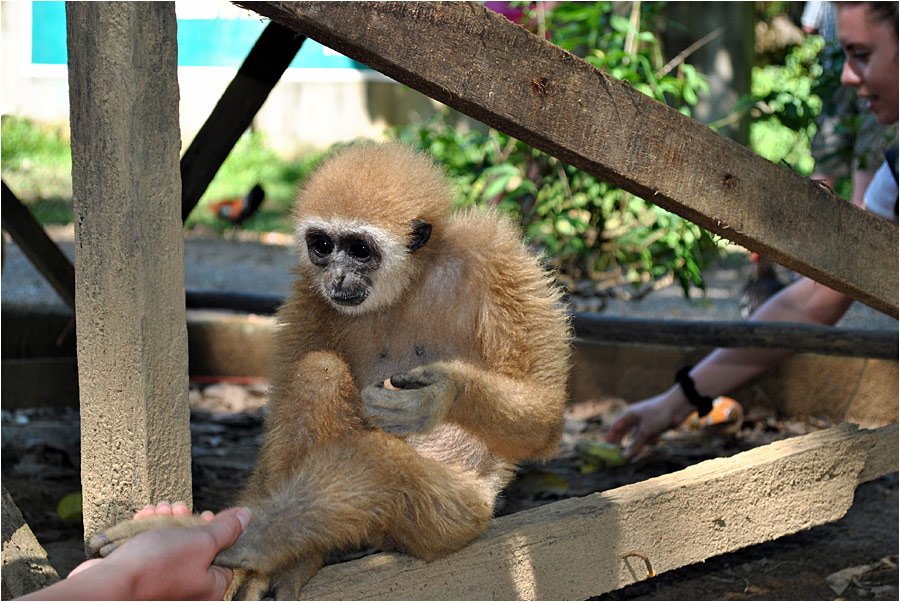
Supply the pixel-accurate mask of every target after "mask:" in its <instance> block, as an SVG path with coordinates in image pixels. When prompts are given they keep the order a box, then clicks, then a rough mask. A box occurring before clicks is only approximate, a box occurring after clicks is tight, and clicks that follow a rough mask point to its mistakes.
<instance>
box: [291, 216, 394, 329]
mask: <svg viewBox="0 0 900 602" xmlns="http://www.w3.org/2000/svg"><path fill="white" fill-rule="evenodd" d="M310 231H317V232H323V233H325V234H327V235H328V236H330V237H331V238H332V239H335V240H336V239H338V238H340V237H342V236H348V235H358V236H359V235H361V236H364V237H365V238H367V239H369V240H371V241H372V242H373V243H374V244H375V245H376V246H377V247H378V251H379V254H380V255H381V265H380V266H379V267H378V268H377V270H375V271H374V272H372V273H371V274H370V276H371V279H372V287H371V291H370V293H369V295H368V296H367V297H366V299H365V300H364V301H363V302H362V303H360V304H359V305H343V304H339V303H336V302H335V301H334V300H332V299H331V296H330V294H329V292H328V290H327V288H326V286H325V279H324V278H322V277H316V278H315V279H314V280H315V281H314V282H312V283H311V284H313V285H314V287H315V288H316V290H317V291H318V292H319V294H320V295H322V297H323V298H324V299H326V300H327V301H328V302H329V304H330V305H331V306H332V307H334V308H335V309H337V310H338V311H340V312H341V313H344V314H347V315H360V314H364V313H368V312H370V311H376V310H378V309H380V308H382V307H385V306H388V305H390V304H391V303H393V302H394V301H395V300H396V298H397V297H398V296H399V295H400V293H401V292H402V291H403V289H405V288H406V286H407V284H408V281H409V277H408V276H407V275H406V271H407V270H406V269H405V267H406V266H407V265H408V255H409V252H408V250H407V247H406V245H407V244H408V241H406V240H398V239H397V238H396V237H394V236H391V234H390V233H388V232H387V231H386V230H384V229H383V228H379V227H378V226H374V225H372V224H371V223H369V222H366V221H364V220H348V219H341V218H337V219H325V218H321V217H310V218H306V219H301V220H300V221H299V222H298V223H297V226H296V228H295V231H294V232H295V236H296V240H297V248H298V251H299V255H300V263H301V265H302V266H304V268H305V269H304V272H305V273H307V274H320V273H321V268H319V267H318V266H316V265H314V264H313V263H312V261H311V260H310V257H309V253H308V252H307V243H306V237H307V234H308V233H309V232H310Z"/></svg>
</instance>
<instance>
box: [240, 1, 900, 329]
mask: <svg viewBox="0 0 900 602" xmlns="http://www.w3.org/2000/svg"><path fill="white" fill-rule="evenodd" d="M237 4H239V5H240V6H243V7H246V8H249V9H251V10H253V11H255V12H257V13H259V14H261V15H263V16H266V17H269V18H270V19H272V20H273V21H275V22H277V23H280V24H281V25H283V26H285V27H287V28H290V29H293V30H294V31H297V32H299V33H302V34H304V35H308V36H309V37H311V38H313V39H315V40H317V41H318V42H321V43H322V44H325V45H326V46H329V47H330V48H333V49H335V50H337V51H339V52H341V53H343V54H345V55H347V56H349V57H351V58H353V59H354V60H357V61H359V62H361V63H364V64H366V65H368V66H370V67H372V68H373V69H377V70H378V71H380V72H382V73H384V74H385V75H387V76H389V77H391V78H393V79H395V80H397V81H399V82H402V83H404V84H406V85H408V86H410V87H412V88H414V89H416V90H418V91H420V92H422V93H424V94H426V95H428V96H430V97H432V98H434V99H435V100H438V101H440V102H443V103H445V104H447V105H449V106H451V107H453V108H455V109H458V110H460V111H462V112H463V113H466V114H468V115H470V116H472V117H474V118H475V119H478V120H480V121H482V122H484V123H486V124H488V125H490V126H493V127H495V128H497V129H499V130H502V131H504V132H506V133H507V134H509V135H511V136H514V137H516V138H519V139H521V140H523V141H525V142H527V143H528V144H531V145H533V146H535V147H537V148H539V149H541V150H543V151H545V152H547V153H550V154H551V155H553V156H555V157H558V158H559V159H561V160H562V161H565V162H567V163H570V164H572V165H574V166H576V167H578V168H580V169H582V170H584V171H586V172H588V173H591V174H593V175H595V176H598V177H601V178H603V179H605V180H607V181H608V182H610V183H612V184H614V185H616V186H619V187H621V188H623V189H625V190H627V191H629V192H631V193H633V194H635V195H637V196H639V197H641V198H644V199H646V200H647V201H650V202H652V203H655V204H657V205H659V206H661V207H663V208H665V209H667V210H670V211H672V212H674V213H677V214H678V215H681V216H682V217H685V218H686V219H689V220H691V221H693V222H695V223H697V224H699V225H700V226H702V227H704V228H707V229H708V230H710V231H712V232H715V233H716V234H719V235H721V236H723V237H725V238H728V239H729V240H733V241H735V242H737V243H739V244H741V245H744V246H745V247H747V248H749V249H752V250H755V251H759V252H761V253H764V254H766V255H768V256H769V257H771V258H772V259H773V260H775V261H777V262H779V263H781V264H783V265H786V266H788V267H790V268H792V269H794V270H797V271H798V272H800V273H802V274H805V275H807V276H810V277H811V278H814V279H815V280H817V281H819V282H822V283H824V284H826V285H827V286H830V287H832V288H834V289H837V290H839V291H842V292H844V293H846V294H848V295H850V296H852V297H854V298H856V299H859V300H860V301H862V302H864V303H866V304H868V305H871V306H872V307H875V308H876V309H878V310H880V311H883V312H885V313H887V314H890V315H892V316H895V317H896V316H897V309H898V302H897V301H898V299H897V297H898V243H897V232H898V231H897V227H896V226H894V225H892V224H890V223H888V222H886V221H884V220H881V219H879V218H877V217H875V216H873V215H871V214H869V213H867V212H865V211H863V210H861V209H859V208H857V207H854V206H852V205H851V204H849V203H846V202H844V201H842V200H841V199H840V198H838V197H837V196H835V195H834V194H832V193H831V192H829V191H828V190H825V189H823V188H821V187H820V186H818V185H817V184H815V183H813V182H810V181H809V180H807V179H806V178H803V177H801V176H800V175H798V174H796V173H794V172H792V171H790V170H789V169H787V168H785V167H782V166H780V165H776V164H774V163H772V162H770V161H767V160H766V159H763V158H762V157H760V156H758V155H756V154H755V153H753V152H752V151H750V150H749V149H747V148H744V147H743V146H740V145H739V144H737V143H735V142H733V141H731V140H729V139H727V138H725V137H724V136H720V135H719V134H717V133H715V132H713V131H712V130H710V129H709V128H707V127H706V126H704V125H703V124H700V123H698V122H696V121H694V120H692V119H690V118H687V117H685V116H684V115H681V114H680V113H679V112H678V111H675V110H674V109H672V108H671V107H668V106H666V105H664V104H662V103H660V102H657V101H655V100H653V99H651V98H649V97H647V96H645V95H644V94H641V93H640V92H638V91H637V90H635V89H634V88H632V87H631V86H630V85H628V84H627V83H623V82H621V81H619V80H617V79H615V78H613V77H611V76H609V75H608V74H606V73H604V72H602V71H599V70H598V69H596V68H594V67H593V66H591V65H589V64H588V63H586V62H585V61H583V60H581V59H579V58H577V57H575V56H574V55H572V54H570V53H568V52H566V51H564V50H562V49H561V48H559V47H557V46H554V45H553V44H550V43H549V42H547V41H545V40H543V39H541V38H539V37H538V36H535V35H533V34H531V33H529V32H527V31H526V30H524V29H523V28H521V27H519V26H517V25H515V24H514V23H511V22H509V21H508V20H507V19H505V18H504V17H502V16H500V15H497V14H495V13H493V12H491V11H490V10H488V9H486V8H484V7H483V6H481V5H478V4H475V3H471V2H442V3H431V2H296V3H294V2H237Z"/></svg>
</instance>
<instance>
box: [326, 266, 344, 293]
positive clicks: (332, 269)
mask: <svg viewBox="0 0 900 602" xmlns="http://www.w3.org/2000/svg"><path fill="white" fill-rule="evenodd" d="M345 278H346V274H345V273H344V268H342V267H341V266H339V265H335V264H334V263H332V264H331V266H329V268H328V279H329V280H331V284H332V286H334V287H335V288H340V287H342V286H343V285H344V279H345Z"/></svg>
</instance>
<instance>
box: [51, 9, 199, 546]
mask: <svg viewBox="0 0 900 602" xmlns="http://www.w3.org/2000/svg"><path fill="white" fill-rule="evenodd" d="M66 32H67V34H68V35H67V45H68V55H69V105H70V113H71V119H70V123H71V128H72V192H73V206H74V214H75V248H76V251H77V252H76V254H75V270H76V274H77V277H76V280H75V297H76V304H75V309H76V318H77V320H76V328H77V332H76V338H77V341H78V345H77V354H78V378H79V389H80V397H81V435H82V439H81V441H82V443H81V483H82V492H83V495H84V502H85V503H84V536H85V538H89V537H91V536H92V535H94V534H95V533H97V532H98V531H100V530H101V529H103V528H105V527H108V526H109V525H111V524H113V523H115V522H118V521H120V520H123V519H125V518H130V517H131V516H132V515H133V513H134V512H135V511H136V510H137V509H139V508H141V507H142V506H144V505H145V504H147V503H150V502H154V503H155V502H158V501H159V500H173V501H174V500H184V501H185V502H189V501H190V500H191V440H190V428H189V419H190V411H189V408H188V374H187V328H186V325H185V324H186V314H185V306H184V299H185V291H184V235H183V231H182V222H181V211H180V203H179V200H180V198H181V178H180V177H179V170H178V155H179V150H180V147H181V136H180V131H179V127H178V79H177V47H176V22H175V4H174V2H121V3H120V2H67V3H66Z"/></svg>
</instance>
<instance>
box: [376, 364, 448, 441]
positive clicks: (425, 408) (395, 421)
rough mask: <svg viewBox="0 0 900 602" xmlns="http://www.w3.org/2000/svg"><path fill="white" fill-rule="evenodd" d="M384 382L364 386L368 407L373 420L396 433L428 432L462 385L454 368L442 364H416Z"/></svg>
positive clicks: (446, 411) (442, 414) (440, 418)
mask: <svg viewBox="0 0 900 602" xmlns="http://www.w3.org/2000/svg"><path fill="white" fill-rule="evenodd" d="M386 384H387V381H385V382H384V383H376V384H374V385H369V386H368V387H366V388H365V389H363V390H362V394H361V395H362V400H363V403H364V407H363V409H364V411H365V412H366V414H368V415H369V417H370V418H372V420H373V422H374V423H375V424H376V425H377V426H379V427H381V428H382V429H384V431H385V432H388V433H391V434H394V435H411V434H414V433H427V432H429V431H430V430H432V429H433V428H434V427H436V426H437V425H438V424H440V423H441V422H442V421H443V419H444V417H445V416H446V415H447V413H448V412H449V411H450V408H451V407H452V406H453V403H454V402H455V401H456V398H457V397H458V396H459V392H460V387H459V386H458V385H457V383H456V379H454V378H453V375H452V374H451V372H450V370H449V369H448V368H446V367H445V366H442V365H440V364H429V365H427V366H420V367H418V368H414V369H412V370H410V371H409V372H406V373H404V374H395V375H394V376H392V377H391V378H390V386H386Z"/></svg>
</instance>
